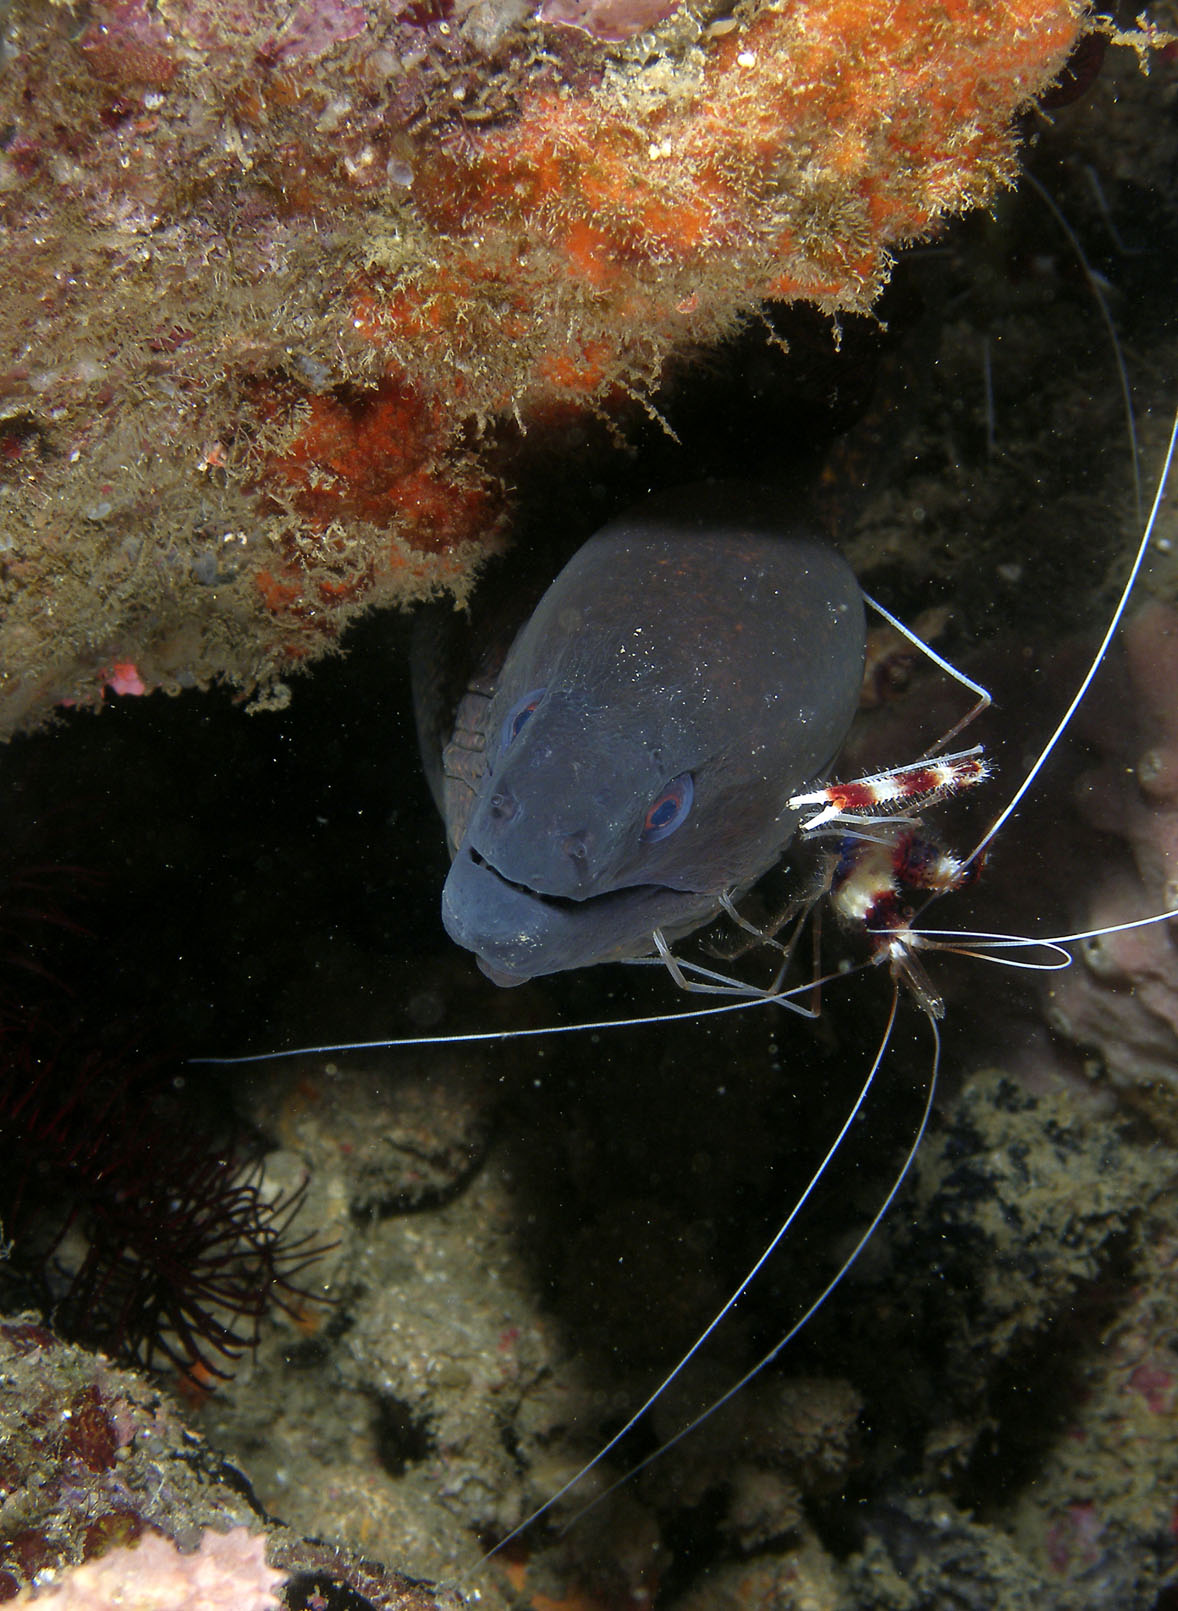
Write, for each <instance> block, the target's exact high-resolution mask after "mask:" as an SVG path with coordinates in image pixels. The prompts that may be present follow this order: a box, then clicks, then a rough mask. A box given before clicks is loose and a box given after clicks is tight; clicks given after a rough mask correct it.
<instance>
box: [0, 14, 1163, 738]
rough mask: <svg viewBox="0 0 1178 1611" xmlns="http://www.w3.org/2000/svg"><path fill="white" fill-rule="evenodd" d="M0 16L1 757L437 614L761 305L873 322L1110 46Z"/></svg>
mask: <svg viewBox="0 0 1178 1611" xmlns="http://www.w3.org/2000/svg"><path fill="white" fill-rule="evenodd" d="M5 15H6V18H7V22H6V33H5V40H4V49H5V53H6V54H5V69H4V74H3V79H2V81H0V129H3V130H4V131H5V134H4V139H3V144H2V147H0V251H2V252H3V258H4V265H5V276H4V286H3V289H2V290H0V621H2V625H0V736H3V735H5V734H7V733H10V732H12V731H14V730H15V729H17V728H19V727H21V726H24V727H29V726H33V725H35V724H36V723H37V722H38V721H40V720H41V719H43V718H44V717H45V715H46V714H47V713H48V712H49V711H50V710H51V709H52V708H53V707H54V706H55V705H57V704H59V703H61V702H62V701H64V700H66V699H68V698H73V699H75V700H77V701H78V702H79V703H84V702H90V703H95V704H96V703H98V702H100V701H101V698H102V689H103V680H104V679H103V670H104V668H107V667H109V666H110V665H111V664H112V663H114V662H115V661H116V660H118V661H128V662H134V665H135V666H136V668H137V673H138V676H139V678H140V679H141V680H142V682H143V684H144V686H145V687H146V688H148V689H152V688H158V687H165V688H168V689H170V690H176V689H179V688H183V687H188V686H194V685H204V684H206V683H208V682H209V681H210V680H212V679H214V678H218V677H219V678H222V679H224V680H227V681H229V682H230V683H231V684H233V685H235V686H237V687H238V688H240V689H241V690H243V691H249V690H251V689H254V688H257V687H259V686H262V687H265V686H266V685H268V684H272V683H274V682H275V681H277V680H280V679H281V677H282V674H283V673H284V672H285V671H287V670H289V669H290V668H291V666H292V665H294V664H298V663H301V662H304V661H306V660H308V659H310V658H313V657H314V656H316V655H318V654H321V653H324V652H326V651H329V650H330V649H331V648H332V647H333V645H334V644H335V642H336V641H337V639H338V637H339V634H340V633H341V631H342V630H343V628H344V627H345V626H346V624H347V622H348V621H349V620H350V619H352V618H353V617H354V616H355V615H356V614H357V613H358V612H360V611H362V610H364V609H367V608H369V607H371V606H373V605H380V604H394V603H400V604H404V603H407V602H410V601H412V600H414V599H418V598H422V597H425V596H427V595H429V594H432V593H437V592H438V591H440V590H450V591H451V592H453V593H454V594H456V595H458V596H459V597H461V596H462V595H463V594H464V593H465V591H466V590H467V589H468V587H469V586H470V582H471V578H472V576H473V574H474V572H475V571H476V570H477V568H478V566H479V564H480V563H481V562H482V560H483V559H484V558H485V557H486V556H487V554H488V553H489V552H491V551H493V550H494V549H495V548H496V547H497V546H499V545H500V543H501V542H502V540H503V533H504V530H505V528H506V523H507V518H508V513H509V508H510V497H509V491H508V489H509V486H513V485H514V486H519V485H520V483H521V481H522V480H524V478H525V476H526V473H527V472H526V462H531V463H534V462H535V456H536V455H537V454H542V453H543V452H544V450H545V448H546V447H547V448H549V450H550V451H554V452H555V451H558V450H559V446H560V444H561V443H562V442H564V440H565V433H567V432H568V431H569V430H570V429H571V422H576V423H578V424H580V423H583V422H584V421H586V420H589V419H601V418H602V417H608V418H612V419H615V420H616V419H619V418H622V419H623V422H624V419H625V417H626V413H625V411H626V410H627V409H631V410H632V409H633V408H634V406H635V399H637V400H638V402H639V403H646V402H649V400H650V398H651V395H652V393H653V392H654V390H655V388H656V387H657V386H658V385H659V384H660V382H661V380H662V379H663V377H664V375H665V373H666V370H667V366H668V363H669V361H670V360H671V359H673V358H675V357H677V356H681V355H685V354H688V353H691V352H693V351H698V350H699V349H700V348H701V347H705V346H707V345H708V344H709V343H715V342H716V341H718V340H720V339H722V338H723V337H725V336H727V335H729V334H731V333H732V332H733V331H734V330H735V329H736V328H737V327H738V326H739V325H740V323H741V321H742V320H744V319H746V318H747V317H748V316H749V315H750V314H752V313H754V312H755V310H756V309H757V308H758V307H759V306H760V305H761V304H762V303H763V302H764V301H765V300H766V299H772V298H776V299H782V300H787V301H788V300H794V299H801V300H805V301H808V302H812V303H815V304H817V305H818V306H819V307H821V308H822V309H824V310H826V311H827V312H829V313H835V312H837V311H839V310H840V309H847V310H866V309H868V308H870V307H871V305H872V303H873V301H874V300H875V298H876V296H877V294H878V292H879V290H880V288H881V286H882V285H883V284H884V282H885V281H886V279H887V276H888V272H889V268H890V264H891V252H892V250H893V249H894V248H895V247H896V246H898V245H899V244H900V243H902V242H904V241H908V240H912V239H914V238H917V237H920V236H923V235H927V234H928V233H929V231H930V230H932V229H933V228H935V227H936V225H937V223H938V222H939V221H940V220H941V219H943V218H945V217H947V216H949V215H951V214H954V213H959V212H962V211H964V210H966V209H968V208H970V207H974V206H977V205H979V204H984V203H986V202H988V201H989V200H990V199H991V198H992V197H993V195H994V193H995V190H996V189H997V187H999V186H1000V185H1002V184H1005V183H1010V182H1012V180H1013V179H1014V177H1015V175H1016V171H1017V164H1016V150H1017V141H1016V136H1015V134H1014V133H1013V119H1014V116H1015V114H1016V113H1017V112H1018V111H1019V110H1020V108H1023V107H1026V106H1029V105H1030V104H1031V103H1032V101H1033V100H1034V98H1035V96H1036V95H1037V94H1039V93H1041V92H1042V91H1044V90H1045V89H1046V88H1047V87H1048V86H1049V85H1050V84H1051V83H1052V81H1053V80H1054V79H1055V78H1056V77H1057V76H1058V74H1059V73H1060V71H1061V70H1062V69H1063V67H1064V65H1065V63H1066V62H1067V60H1068V57H1069V53H1070V52H1071V51H1072V49H1073V47H1074V46H1075V45H1076V44H1077V41H1078V40H1080V39H1081V38H1082V37H1084V36H1085V34H1086V33H1088V32H1090V31H1091V30H1092V29H1093V28H1094V27H1097V26H1098V25H1097V24H1096V23H1095V22H1094V21H1093V19H1092V17H1091V16H1090V14H1089V13H1088V11H1087V9H1086V7H1085V6H1084V4H1083V3H1082V0H968V3H967V0H949V3H947V4H945V5H938V6H934V7H930V6H927V5H924V4H923V3H921V0H796V3H794V0H791V3H790V4H788V5H786V4H782V3H781V0H753V3H751V4H748V5H742V6H740V7H737V8H736V9H735V11H733V10H732V9H731V8H730V7H729V6H728V5H727V4H725V3H723V0H681V3H680V4H678V5H676V6H674V8H672V7H671V6H670V5H668V4H667V3H666V0H545V4H544V5H543V6H541V7H539V9H537V7H536V6H535V4H533V3H529V0H295V3H293V4H280V3H279V0H256V3H247V0H150V3H149V0H93V3H90V4H82V3H81V0H77V3H73V4H71V3H65V0H63V3H61V4H56V5H51V6H47V5H45V4H43V3H42V0H15V3H14V4H12V5H11V6H10V7H8V8H6V11H5ZM1100 26H1104V27H1105V31H1106V32H1107V31H1108V26H1106V25H1100ZM1134 37H1135V38H1137V36H1134ZM1139 42H1140V41H1139ZM524 433H526V443H527V453H528V454H530V455H532V458H531V459H530V460H527V461H526V462H525V457H524V450H523V447H522V446H521V443H522V442H523V440H524ZM521 466H523V467H521ZM520 491H521V493H524V494H526V491H527V488H526V486H523V487H520Z"/></svg>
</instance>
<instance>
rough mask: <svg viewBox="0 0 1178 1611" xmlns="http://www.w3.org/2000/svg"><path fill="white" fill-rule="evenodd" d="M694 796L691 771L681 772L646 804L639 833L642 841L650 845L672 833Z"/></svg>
mask: <svg viewBox="0 0 1178 1611" xmlns="http://www.w3.org/2000/svg"><path fill="white" fill-rule="evenodd" d="M694 798H695V784H694V783H693V782H692V780H691V773H690V772H681V773H680V774H679V776H678V777H677V778H673V779H672V780H671V782H670V783H668V784H667V786H666V788H665V789H663V790H661V792H660V793H658V794H656V795H655V797H654V799H653V800H652V801H651V802H650V804H649V805H648V806H647V808H646V819H645V821H644V822H643V824H642V832H641V834H640V835H639V838H640V839H641V840H642V843H643V844H644V845H652V844H654V843H655V842H656V841H657V840H659V839H666V838H667V836H668V835H669V834H673V833H674V832H675V829H676V828H678V827H679V826H680V825H681V824H682V823H683V821H684V820H685V819H686V817H687V813H688V812H689V811H690V810H691V802H692V800H693V799H694Z"/></svg>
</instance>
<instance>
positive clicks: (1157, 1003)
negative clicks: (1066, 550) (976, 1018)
mask: <svg viewBox="0 0 1178 1611" xmlns="http://www.w3.org/2000/svg"><path fill="white" fill-rule="evenodd" d="M1110 672H1112V673H1113V674H1112V675H1110V676H1109V678H1108V680H1107V681H1106V682H1105V683H1102V684H1098V685H1097V688H1096V689H1095V691H1094V693H1093V695H1092V697H1091V698H1090V699H1089V701H1088V703H1087V704H1086V705H1085V707H1084V708H1083V710H1082V712H1081V716H1080V723H1081V729H1082V736H1083V737H1084V738H1085V739H1086V740H1087V741H1088V742H1089V743H1090V744H1091V745H1092V746H1093V748H1094V749H1095V750H1096V751H1097V753H1098V755H1099V761H1098V764H1097V765H1096V766H1094V767H1093V768H1092V769H1091V770H1090V771H1088V772H1087V773H1085V774H1084V775H1083V776H1082V777H1081V779H1080V781H1079V783H1078V785H1077V789H1076V801H1077V808H1078V811H1079V814H1080V817H1081V819H1082V820H1083V822H1084V823H1085V824H1087V826H1088V827H1089V828H1090V829H1095V830H1097V832H1098V833H1099V834H1100V836H1101V839H1100V841H1099V842H1098V843H1097V844H1096V845H1094V846H1093V845H1090V846H1089V847H1088V854H1089V855H1091V856H1092V858H1093V860H1094V862H1095V864H1096V865H1099V866H1101V867H1102V868H1103V873H1102V876H1101V877H1100V879H1099V880H1098V882H1097V884H1096V888H1095V893H1094V894H1093V895H1092V897H1091V899H1090V901H1089V904H1088V906H1087V908H1086V910H1084V911H1081V912H1076V913H1074V914H1073V916H1074V917H1075V919H1076V926H1077V927H1083V928H1085V929H1087V928H1102V927H1106V926H1112V925H1116V924H1119V923H1128V922H1132V921H1133V920H1135V919H1137V918H1142V917H1148V916H1151V915H1154V914H1157V913H1160V912H1164V911H1168V910H1171V909H1173V908H1175V907H1178V611H1175V610H1174V609H1172V608H1170V607H1169V606H1166V605H1163V604H1160V603H1152V604H1149V605H1148V606H1146V608H1145V609H1143V610H1142V611H1141V612H1140V613H1139V614H1138V615H1137V616H1136V617H1134V619H1133V620H1131V621H1130V623H1129V625H1128V627H1127V629H1126V632H1125V650H1124V656H1123V658H1122V660H1121V661H1120V663H1119V667H1118V668H1116V669H1115V671H1114V668H1110ZM1130 713H1131V714H1130ZM1078 949H1079V960H1078V961H1077V964H1076V965H1075V966H1074V967H1073V968H1071V969H1070V970H1069V971H1068V972H1066V973H1063V974H1052V975H1050V976H1049V977H1050V980H1051V983H1050V986H1049V994H1048V1011H1049V1015H1050V1017H1051V1020H1052V1022H1053V1023H1054V1024H1055V1025H1056V1027H1058V1028H1059V1029H1061V1030H1062V1031H1063V1032H1064V1033H1065V1034H1067V1035H1068V1036H1069V1037H1070V1038H1071V1039H1073V1040H1075V1041H1077V1042H1079V1043H1080V1044H1081V1045H1083V1046H1085V1047H1089V1048H1092V1049H1094V1050H1096V1051H1098V1052H1099V1053H1100V1056H1101V1058H1102V1060H1103V1062H1104V1064H1105V1066H1106V1068H1107V1070H1108V1072H1109V1076H1110V1078H1111V1079H1112V1080H1113V1081H1114V1082H1115V1083H1117V1084H1119V1085H1121V1086H1123V1087H1126V1088H1127V1089H1129V1090H1131V1091H1135V1092H1136V1094H1137V1096H1138V1098H1139V1099H1144V1093H1146V1092H1147V1091H1148V1090H1149V1089H1150V1088H1153V1089H1154V1091H1155V1095H1156V1098H1157V1107H1158V1116H1159V1117H1161V1116H1163V1115H1168V1119H1167V1124H1168V1126H1173V1125H1174V1124H1175V1123H1176V1122H1178V1073H1176V1070H1178V948H1176V946H1175V942H1174V934H1173V925H1172V924H1170V923H1153V924H1150V925H1147V926H1145V927H1142V928H1135V929H1128V930H1126V931H1124V932H1123V933H1120V934H1106V935H1103V936H1101V937H1100V938H1094V939H1092V940H1089V941H1087V942H1085V943H1084V944H1083V945H1082V946H1080V947H1079V948H1078Z"/></svg>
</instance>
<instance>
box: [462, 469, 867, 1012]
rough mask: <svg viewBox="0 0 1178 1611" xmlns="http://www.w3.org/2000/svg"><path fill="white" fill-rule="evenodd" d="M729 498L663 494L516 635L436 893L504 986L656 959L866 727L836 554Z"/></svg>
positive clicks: (761, 862) (600, 539)
mask: <svg viewBox="0 0 1178 1611" xmlns="http://www.w3.org/2000/svg"><path fill="white" fill-rule="evenodd" d="M761 508H762V505H761V502H760V501H759V500H756V499H754V498H751V497H750V496H748V495H740V494H735V493H733V492H732V490H731V489H728V488H724V487H722V486H711V487H707V488H695V489H688V490H687V491H686V492H682V493H678V494H676V495H675V496H674V497H673V498H669V499H668V498H665V497H664V498H660V499H656V500H652V501H651V503H649V504H647V505H644V506H642V507H641V508H639V509H638V510H637V511H634V512H631V513H630V514H628V515H625V516H623V517H621V518H620V519H619V520H617V521H615V522H613V523H612V524H610V525H609V526H607V527H605V528H604V529H603V530H602V531H600V532H599V533H598V534H597V535H596V536H595V537H592V538H590V540H589V541H588V542H587V543H586V544H585V545H584V546H583V547H582V548H581V549H580V550H579V551H578V552H577V553H576V555H574V557H573V559H572V560H571V561H570V563H569V564H568V565H567V566H566V567H565V569H564V570H563V571H562V572H561V573H560V575H559V576H558V577H557V578H556V580H555V581H554V582H553V583H552V585H551V587H550V588H549V589H548V591H547V592H546V593H545V595H544V597H543V598H542V599H541V601H540V603H539V605H538V606H537V608H536V610H535V611H534V613H533V614H532V616H531V618H530V619H529V620H528V622H527V623H526V624H525V625H524V627H523V628H522V629H521V631H520V632H519V635H518V636H517V637H516V639H515V642H514V643H513V645H512V647H511V649H510V651H509V653H508V655H507V658H506V660H505V662H504V665H503V668H502V671H501V673H500V675H499V678H498V684H497V687H496V690H495V693H494V696H493V698H491V699H490V700H489V702H488V703H487V708H486V712H485V717H484V719H483V720H482V723H481V727H482V732H481V741H482V745H483V756H484V771H483V773H482V776H481V779H480V780H479V783H478V788H477V795H476V798H475V800H474V803H473V808H472V809H471V810H470V812H469V816H468V817H467V820H466V822H465V827H464V830H463V831H462V833H461V835H460V836H458V835H456V837H457V839H458V843H457V849H456V853H455V857H454V862H453V865H452V867H451V870H450V875H449V877H448V879H447V881H446V886H445V890H444V893H443V902H442V915H443V921H444V923H445V926H446V929H447V931H448V932H449V934H450V936H451V938H453V939H454V940H455V941H457V942H458V944H460V945H463V946H465V947H467V948H468V949H469V950H471V951H473V952H475V954H476V955H477V956H478V958H479V961H480V965H481V966H482V968H483V971H484V972H486V973H487V974H488V975H489V977H491V978H492V979H494V980H495V981H496V982H498V983H501V984H516V983H520V982H522V981H523V980H525V979H528V978H533V977H535V976H536V975H539V974H545V973H557V972H561V971H563V970H565V969H568V968H579V967H585V966H587V965H589V964H591V963H597V962H607V961H613V960H618V959H621V958H625V957H633V956H642V955H647V954H649V953H650V952H651V951H652V950H653V942H652V939H651V933H652V930H653V929H655V928H659V929H661V930H662V931H663V932H664V934H665V935H666V936H667V938H668V939H673V938H676V937H679V936H682V935H684V934H686V933H689V932H691V931H692V930H693V929H696V928H698V927H699V926H700V925H701V924H704V923H706V922H708V921H709V920H710V919H711V918H712V917H714V916H715V914H716V913H717V912H718V910H719V902H720V896H721V895H723V894H724V893H726V892H735V891H739V890H741V889H743V888H746V887H747V886H748V885H749V884H751V883H752V882H754V881H755V880H756V879H757V878H758V877H759V876H760V875H761V874H762V873H764V872H765V871H767V869H768V868H769V867H771V866H772V865H773V863H774V862H775V861H776V860H777V859H778V857H779V856H780V855H781V853H782V851H783V849H784V848H785V846H786V845H787V843H788V842H789V839H790V838H791V836H792V833H793V829H794V826H795V822H796V814H794V813H791V812H790V811H788V810H787V808H786V801H787V800H788V799H789V798H790V796H791V795H793V794H796V793H798V792H800V791H801V790H802V789H803V788H804V786H805V785H806V784H808V783H810V782H811V781H813V780H815V779H817V778H819V777H821V776H822V775H823V774H824V773H825V771H826V770H827V768H828V767H829V766H830V765H831V763H832V761H833V760H834V757H835V756H836V754H837V753H838V750H839V749H840V747H841V745H842V743H843V739H844V737H845V735H846V731H847V728H848V726H849V725H850V722H851V718H852V716H853V715H854V712H855V709H856V706H857V702H858V695H859V686H860V681H861V677H862V667H863V644H864V618H863V602H862V596H861V594H860V591H859V588H858V585H857V584H856V582H855V578H854V576H853V575H852V573H851V572H850V570H849V569H848V567H847V565H846V564H845V562H844V561H843V560H842V559H841V558H840V557H839V555H838V554H836V553H835V552H834V550H833V549H831V548H830V547H828V546H827V545H826V544H825V543H823V542H822V541H820V540H819V539H817V538H815V537H811V536H808V535H805V534H804V533H799V532H797V531H791V530H783V529H782V526H781V523H780V521H776V522H775V521H774V520H773V519H771V518H770V517H768V516H766V515H765V514H764V513H762V512H761Z"/></svg>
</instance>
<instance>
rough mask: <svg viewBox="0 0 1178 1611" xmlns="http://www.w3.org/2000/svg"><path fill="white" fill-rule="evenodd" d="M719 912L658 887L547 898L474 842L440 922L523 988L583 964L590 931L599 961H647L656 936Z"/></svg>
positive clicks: (491, 975)
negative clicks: (506, 873)
mask: <svg viewBox="0 0 1178 1611" xmlns="http://www.w3.org/2000/svg"><path fill="white" fill-rule="evenodd" d="M718 911H719V901H718V900H717V898H716V896H715V895H713V894H706V893H704V894H701V893H698V892H695V891H691V892H682V891H679V890H672V889H666V888H662V887H660V886H659V885H657V884H647V885H636V886H633V887H631V888H628V889H616V890H609V891H607V892H606V893H604V894H601V895H591V896H588V897H586V898H585V899H584V900H580V901H578V900H574V899H571V898H569V897H567V896H559V895H542V894H540V893H539V892H537V891H535V890H531V889H528V888H526V887H525V886H524V885H522V884H515V883H512V882H511V881H510V880H508V879H506V878H503V877H501V876H500V874H499V873H497V872H496V871H495V869H494V868H493V867H492V866H490V864H489V863H487V862H485V861H484V860H483V859H482V858H481V857H480V856H479V855H478V853H477V852H476V851H474V850H473V849H472V848H471V847H470V845H469V844H464V845H463V846H462V847H461V848H460V850H459V852H458V854H457V856H456V857H455V858H454V862H453V865H452V866H451V868H450V874H449V877H448V878H447V879H446V884H445V888H444V889H443V891H442V922H443V924H444V925H445V928H446V932H447V934H448V935H449V936H450V938H451V939H452V940H453V941H454V942H455V944H457V945H461V946H463V947H465V949H466V950H468V951H473V952H475V954H476V956H477V958H478V964H479V967H480V968H481V969H482V971H483V972H484V973H485V974H486V976H487V978H488V979H490V980H491V981H492V983H494V984H497V985H517V984H524V983H525V982H526V981H527V980H528V979H532V978H535V977H537V976H538V975H539V974H544V973H562V972H564V971H565V970H566V969H569V968H579V967H584V966H585V964H586V961H587V960H588V959H587V957H586V946H585V941H586V934H587V932H592V935H593V949H594V955H593V957H592V961H594V962H612V961H619V960H621V959H622V958H624V957H634V956H646V955H649V954H650V953H651V952H653V950H654V943H653V941H652V939H651V933H652V931H653V930H654V929H656V928H658V929H661V930H662V931H663V932H664V934H666V935H667V937H668V939H672V940H673V939H677V938H679V937H680V936H681V935H683V934H689V933H691V932H692V930H694V929H697V928H699V927H700V926H701V925H702V924H704V923H707V922H709V921H710V920H711V919H712V918H713V917H714V916H715V915H716V913H717V912H718Z"/></svg>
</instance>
